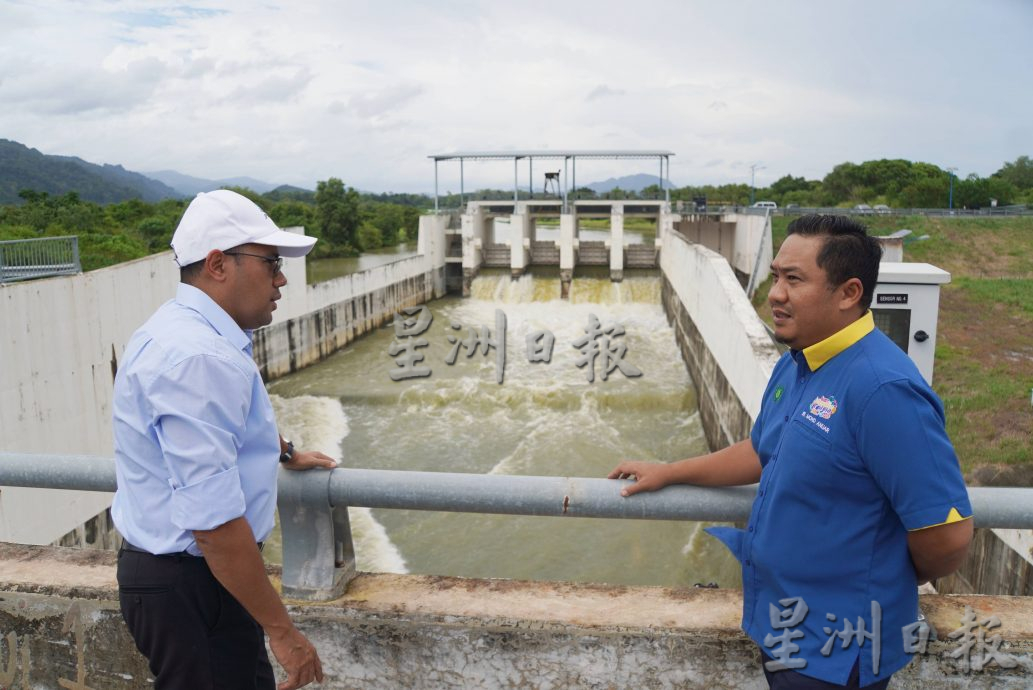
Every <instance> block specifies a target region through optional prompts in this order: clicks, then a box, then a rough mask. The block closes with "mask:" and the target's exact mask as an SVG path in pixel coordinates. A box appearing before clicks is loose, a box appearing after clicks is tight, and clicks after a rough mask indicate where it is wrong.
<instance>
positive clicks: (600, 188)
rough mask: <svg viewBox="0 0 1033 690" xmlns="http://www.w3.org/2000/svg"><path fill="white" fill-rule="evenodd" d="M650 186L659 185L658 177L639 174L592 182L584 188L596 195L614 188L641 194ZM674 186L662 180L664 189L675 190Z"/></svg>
mask: <svg viewBox="0 0 1033 690" xmlns="http://www.w3.org/2000/svg"><path fill="white" fill-rule="evenodd" d="M651 184H660V177H659V176H657V175H647V174H645V173H639V174H637V175H625V176H624V177H611V178H610V179H608V180H603V181H602V182H593V183H591V184H586V185H584V186H585V187H588V188H589V189H591V190H592V191H593V192H595V193H596V194H603V193H604V192H608V191H610V190H611V189H614V188H616V187H620V188H621V189H623V190H624V191H626V192H641V191H642V190H643V189H645V188H646V187H648V186H649V185H651ZM676 186H677V185H673V184H669V183H668V182H667V180H664V189H675V188H676Z"/></svg>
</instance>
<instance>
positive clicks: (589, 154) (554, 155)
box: [427, 149, 674, 211]
mask: <svg viewBox="0 0 1033 690" xmlns="http://www.w3.org/2000/svg"><path fill="white" fill-rule="evenodd" d="M673 155H674V152H673V151H632V150H619V149H618V150H600V151H595V150H584V149H581V150H566V151H562V150H561V151H549V150H525V151H455V152H453V153H438V154H434V155H432V156H427V157H428V158H432V159H434V210H435V211H437V210H438V163H439V162H440V161H450V160H458V161H459V201H460V203H464V201H465V197H466V190H465V189H464V180H463V161H467V160H481V161H483V160H507V159H512V160H513V203H516V202H517V201H518V200H519V189H518V184H517V162H518V161H519V160H520V159H522V158H526V159H527V171H528V174H527V179H528V183H529V184H528V189H530V190H531V194H532V195H533V194H534V159H535V158H538V159H542V160H548V159H553V160H557V159H563V210H564V211H566V209H567V192H568V190H575V191H576V189H577V159H578V158H594V159H604V158H605V159H609V160H620V159H643V158H647V159H648V158H656V159H657V160H659V162H660V176H659V179H660V189H661V190H663V191H664V198H665V199H666V200H667V201H670V200H671V189H670V186H671V185H670V179H669V178H670V175H671V156H673ZM568 162H569V163H570V168H571V173H572V174H571V184H570V186H568V185H567V164H568ZM665 163H666V164H667V178H665V177H664V164H665ZM664 179H667V185H666V186H665V185H664Z"/></svg>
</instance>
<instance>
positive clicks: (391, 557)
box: [269, 395, 409, 573]
mask: <svg viewBox="0 0 1033 690" xmlns="http://www.w3.org/2000/svg"><path fill="white" fill-rule="evenodd" d="M269 399H270V400H271V401H272V403H273V410H274V411H275V412H276V419H277V424H278V426H279V428H280V431H281V432H282V433H283V435H284V436H285V437H287V438H290V439H291V440H292V441H293V442H294V444H295V445H296V446H297V447H298V448H303V449H306V450H320V451H322V452H324V453H326V454H327V455H329V456H330V457H332V458H335V459H337V460H339V461H340V463H341V465H343V466H347V465H348V464H349V463H348V458H342V457H341V441H343V440H344V439H345V437H347V436H348V433H349V432H350V428H349V426H348V417H347V415H346V414H345V412H344V409H343V408H342V407H341V403H340V401H339V400H336V399H335V398H327V397H321V396H315V395H300V396H298V397H295V398H285V397H282V396H279V395H270V396H269ZM348 518H349V519H350V521H351V528H352V539H353V540H354V545H355V562H356V563H355V565H356V568H357V569H359V570H363V571H367V572H381V573H407V572H409V571H408V568H407V566H406V563H405V558H403V557H402V554H401V552H399V550H398V548H397V547H396V546H395V544H394V543H393V542H392V541H391V539H390V537H388V535H387V530H385V529H384V526H383V525H382V524H380V523H379V522H377V520H376V518H374V517H373V512H372V511H371V510H370V509H369V508H349V509H348Z"/></svg>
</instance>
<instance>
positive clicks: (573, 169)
mask: <svg viewBox="0 0 1033 690" xmlns="http://www.w3.org/2000/svg"><path fill="white" fill-rule="evenodd" d="M570 173H571V181H572V183H571V186H570V189H571V191H573V192H574V202H575V203H577V156H571V157H570Z"/></svg>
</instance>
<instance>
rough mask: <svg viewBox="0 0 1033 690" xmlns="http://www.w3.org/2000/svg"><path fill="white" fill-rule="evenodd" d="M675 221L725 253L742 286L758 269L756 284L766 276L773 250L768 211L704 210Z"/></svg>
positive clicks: (684, 232)
mask: <svg viewBox="0 0 1033 690" xmlns="http://www.w3.org/2000/svg"><path fill="white" fill-rule="evenodd" d="M673 225H674V229H675V230H677V231H678V232H680V233H681V234H682V235H684V236H685V237H686V238H687V239H689V240H690V241H691V242H695V243H697V244H702V245H703V246H705V247H707V248H708V249H711V250H713V251H715V252H717V253H718V254H720V255H721V256H723V257H724V258H725V260H726V261H728V263H729V265H731V267H732V271H733V272H734V274H735V276H736V278H738V280H739V282H740V284H742V285H743V286H745V285H746V284H747V282H748V281H749V278H750V276H751V275H752V274H753V272H754V270H755V269H756V271H757V277H756V280H755V281H754V285H759V284H761V283H763V282H764V281H765V280H767V278H768V274H769V272H770V266H771V260H772V258H773V253H772V252H773V250H772V244H771V218H770V216H768V215H767V214H766V213H761V214H758V213H726V214H724V215H722V216H720V219H718V217H716V216H711V215H705V214H688V215H686V216H684V217H682V218H681V219H680V220H678V221H676V222H674V224H673Z"/></svg>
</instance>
